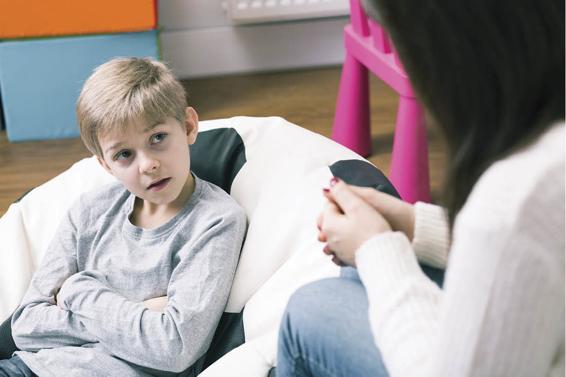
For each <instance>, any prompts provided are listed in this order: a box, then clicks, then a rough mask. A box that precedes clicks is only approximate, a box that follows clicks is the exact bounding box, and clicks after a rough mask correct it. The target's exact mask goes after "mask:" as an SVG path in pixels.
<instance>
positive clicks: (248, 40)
mask: <svg viewBox="0 0 566 377" xmlns="http://www.w3.org/2000/svg"><path fill="white" fill-rule="evenodd" d="M222 3H223V0H161V1H158V4H159V13H158V17H159V24H160V27H161V33H160V42H161V48H162V53H163V60H165V61H166V62H168V63H169V64H170V65H171V67H172V68H173V70H174V71H175V73H176V74H177V75H178V76H179V77H181V78H192V77H204V76H215V75H223V74H232V73H243V72H258V71H270V70H283V69H294V68H303V67H315V66H327V65H339V64H341V63H342V61H343V59H344V48H343V38H342V29H343V27H344V25H345V24H346V23H347V22H348V19H347V17H335V18H326V19H313V20H303V21H292V22H278V23H268V24H254V25H236V24H234V23H233V22H232V21H231V20H230V19H229V17H228V15H227V14H226V11H225V10H224V8H223V5H222Z"/></svg>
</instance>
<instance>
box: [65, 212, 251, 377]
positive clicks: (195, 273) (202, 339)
mask: <svg viewBox="0 0 566 377" xmlns="http://www.w3.org/2000/svg"><path fill="white" fill-rule="evenodd" d="M245 227H246V219H245V215H244V214H243V211H241V212H240V211H238V212H233V213H231V214H227V215H226V216H225V217H223V218H222V219H219V221H218V222H217V223H216V224H214V225H213V226H211V227H210V228H208V230H207V231H206V232H205V233H203V234H202V235H201V236H199V238H198V240H197V241H196V242H195V243H194V244H193V245H192V251H191V252H190V253H185V254H183V255H182V256H181V259H180V261H179V263H178V264H177V265H176V267H175V269H174V270H173V273H172V276H171V281H170V284H169V287H168V291H167V297H168V304H167V307H166V308H165V309H164V311H163V312H157V311H151V310H148V309H146V308H145V306H144V305H143V303H140V302H133V301H130V300H128V299H126V298H124V297H123V296H121V295H120V294H118V293H116V292H115V291H114V290H113V289H112V288H111V287H110V286H109V284H108V283H107V282H106V278H105V276H104V275H103V274H102V273H101V272H99V271H82V272H80V273H78V274H75V275H74V276H72V277H71V278H70V279H68V280H67V281H66V282H65V284H64V285H63V287H62V288H61V292H60V295H59V298H60V299H61V300H63V303H64V306H65V307H66V308H67V309H68V310H69V311H70V312H72V313H73V314H74V315H76V316H77V317H78V318H79V319H80V321H81V322H82V323H83V324H84V326H85V327H86V328H87V330H88V331H89V332H90V333H92V334H96V337H97V340H98V341H99V342H100V343H101V344H102V345H103V346H105V348H106V349H108V350H109V352H111V354H112V355H114V356H116V357H119V358H121V359H124V360H126V361H128V362H131V363H134V364H137V365H140V366H144V367H148V368H152V369H158V370H163V371H172V372H181V371H183V370H185V369H187V368H188V367H189V366H190V365H192V364H193V363H194V362H195V361H197V359H198V358H199V357H200V356H201V355H203V354H204V352H205V351H206V349H207V348H208V346H209V344H210V341H211V340H212V336H213V334H214V331H215V328H216V326H217V323H218V321H219V320H220V316H221V315H222V313H223V311H224V307H225V305H226V301H227V299H228V295H229V292H230V287H231V284H232V280H233V276H234V273H235V270H236V265H237V261H238V258H239V252H240V249H241V245H242V241H243V237H244V235H245Z"/></svg>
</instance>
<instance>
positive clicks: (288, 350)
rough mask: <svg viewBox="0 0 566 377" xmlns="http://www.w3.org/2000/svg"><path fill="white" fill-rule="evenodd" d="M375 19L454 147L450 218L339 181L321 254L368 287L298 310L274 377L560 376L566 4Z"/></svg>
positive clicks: (425, 11)
mask: <svg viewBox="0 0 566 377" xmlns="http://www.w3.org/2000/svg"><path fill="white" fill-rule="evenodd" d="M366 9H367V11H368V14H370V15H376V14H378V13H379V19H380V21H381V22H382V23H383V24H384V25H385V27H386V28H388V30H389V32H390V35H391V37H392V39H393V42H394V44H395V46H396V47H397V50H398V52H399V55H400V58H401V60H402V61H403V64H404V66H405V69H406V71H407V72H408V74H409V76H410V77H411V80H412V83H413V85H414V87H415V89H416V90H417V92H418V93H419V95H420V97H421V99H422V101H423V103H424V105H425V107H426V108H427V110H428V111H429V112H430V114H431V115H432V116H433V117H434V119H435V121H436V123H437V124H438V125H439V126H440V128H441V130H442V132H443V135H444V137H445V139H446V142H447V144H448V147H449V149H448V156H449V159H448V161H449V163H448V167H447V175H446V177H447V178H446V185H445V190H444V196H443V201H444V204H445V207H446V209H447V212H446V215H445V214H444V212H443V210H442V209H440V207H436V206H433V205H429V204H424V203H417V204H416V205H415V206H412V205H409V204H407V203H403V202H401V201H399V200H397V199H395V198H392V197H389V196H387V195H385V194H382V193H379V192H377V191H375V190H371V189H362V188H357V187H353V186H350V185H347V184H346V183H344V182H340V181H338V180H333V181H332V182H331V185H330V186H331V187H330V188H329V189H326V190H325V193H324V195H325V196H326V197H327V198H328V203H327V205H326V208H325V210H324V211H323V213H322V214H321V216H320V218H319V224H318V226H319V229H320V233H319V239H320V240H321V241H322V242H325V243H326V246H325V248H324V252H326V253H327V254H329V255H332V256H333V261H335V262H336V263H338V264H343V265H349V266H353V267H356V268H357V273H359V279H358V277H357V274H356V273H355V272H352V271H351V270H350V271H348V272H347V273H348V275H350V277H351V278H349V279H348V278H344V277H342V278H336V279H327V280H323V281H319V282H315V283H312V284H310V285H308V286H305V287H303V288H301V289H299V290H298V291H297V292H296V293H295V294H294V295H293V297H291V299H290V301H289V304H288V307H287V311H286V313H285V315H284V317H283V321H282V325H281V331H280V337H279V352H278V367H277V369H278V370H277V375H278V377H282V376H311V375H312V376H322V375H329V376H376V375H377V376H380V375H383V376H387V375H389V376H395V377H397V376H435V377H436V376H458V377H462V376H482V377H483V376H525V377H527V376H529V377H530V376H563V375H564V315H565V312H564V294H565V292H564V248H565V243H564V227H565V224H564V195H565V191H564V137H565V135H564V128H565V127H564V1H563V0H536V1H533V0H499V1H493V0H473V1H472V0H430V1H424V2H423V1H417V0H374V1H369V0H368V1H367V2H366ZM417 257H419V259H420V260H424V261H425V262H427V261H428V262H429V263H430V262H432V263H433V264H436V265H437V266H442V265H443V264H444V263H445V261H446V260H447V259H448V267H447V270H446V279H445V281H444V287H443V288H442V289H441V288H439V287H438V286H437V285H435V284H433V283H432V282H431V280H430V279H429V278H428V277H427V276H426V275H425V274H424V273H423V272H422V270H421V269H420V268H419V265H418V263H417ZM354 271H355V270H354ZM368 308H369V309H368Z"/></svg>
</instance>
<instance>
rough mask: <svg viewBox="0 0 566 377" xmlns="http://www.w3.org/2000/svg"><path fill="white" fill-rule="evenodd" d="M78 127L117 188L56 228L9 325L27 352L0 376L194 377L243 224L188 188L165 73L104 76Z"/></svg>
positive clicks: (87, 201)
mask: <svg viewBox="0 0 566 377" xmlns="http://www.w3.org/2000/svg"><path fill="white" fill-rule="evenodd" d="M77 116H78V120H79V126H80V130H81V137H82V139H83V142H84V143H85V145H86V146H87V148H88V149H89V150H90V151H91V152H92V153H93V154H94V155H96V156H97V159H98V161H99V162H100V164H101V165H102V166H103V167H104V169H106V170H107V171H108V172H109V173H110V174H112V175H114V176H115V177H116V178H117V179H118V181H119V182H116V183H112V184H109V185H108V186H105V187H104V188H103V189H102V190H97V191H96V192H90V193H87V194H85V195H83V196H82V197H81V198H80V199H79V200H78V201H77V203H75V204H74V205H73V206H72V207H71V209H70V210H69V212H68V214H67V215H66V217H65V219H64V220H63V221H62V223H61V225H60V227H59V230H58V232H57V234H56V236H55V237H54V239H53V241H52V242H51V244H50V246H49V248H48V250H47V251H46V254H45V257H44V258H43V260H42V262H41V265H40V267H39V268H38V270H37V272H36V273H35V275H34V278H33V279H32V282H31V284H30V287H29V288H28V291H27V293H26V295H25V297H24V299H23V301H22V304H21V306H20V307H19V308H18V309H17V310H16V312H15V313H14V316H13V320H12V333H13V337H14V340H15V343H16V345H17V346H18V348H19V349H20V350H22V351H18V352H16V353H15V356H14V357H12V358H11V359H8V360H4V361H0V376H1V375H2V370H4V373H12V374H8V375H23V376H29V375H33V373H35V374H37V375H39V376H40V377H41V376H63V375H73V376H149V375H175V374H176V373H179V372H182V371H185V373H183V375H184V376H192V375H196V374H197V373H198V372H199V371H200V369H201V368H202V363H203V359H204V358H203V357H202V356H203V355H204V353H205V351H206V350H207V348H208V346H209V345H210V342H211V339H212V336H213V334H214V330H215V328H216V325H217V323H218V321H219V319H220V316H221V314H222V312H223V310H224V306H225V304H226V301H227V298H228V294H229V291H230V286H231V283H232V279H233V276H234V272H235V269H236V264H237V261H238V257H239V251H240V248H241V244H242V241H243V238H244V233H245V228H246V218H245V214H244V212H243V210H242V209H241V208H240V207H239V206H238V205H237V204H236V202H235V201H234V200H233V199H232V198H231V197H230V196H229V195H228V194H226V193H225V192H224V191H222V190H221V189H220V188H218V187H216V186H214V185H212V184H211V183H208V182H205V181H203V180H201V179H199V178H198V177H196V176H194V175H193V174H191V172H190V158H189V147H188V145H190V144H193V143H194V142H195V139H196V137H197V132H198V117H197V114H196V112H195V110H194V109H192V108H191V107H187V102H186V97H185V92H184V90H183V87H182V86H181V84H180V83H179V82H178V81H176V80H175V78H174V77H173V75H172V73H171V72H170V71H169V70H168V69H167V68H166V67H165V66H164V65H163V64H162V63H159V62H156V61H151V60H149V59H139V58H119V59H114V60H111V61H110V62H108V63H105V64H103V65H102V66H100V67H98V68H97V69H96V70H95V71H94V73H93V74H92V75H91V76H90V77H89V79H88V80H87V81H86V82H85V84H84V87H83V89H82V92H81V94H80V96H79V100H78V103H77ZM17 373H19V374H17Z"/></svg>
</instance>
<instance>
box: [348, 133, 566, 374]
mask: <svg viewBox="0 0 566 377" xmlns="http://www.w3.org/2000/svg"><path fill="white" fill-rule="evenodd" d="M564 128H565V127H564V123H561V124H558V125H555V126H553V127H552V128H550V129H549V130H548V131H547V132H546V133H545V134H544V135H542V136H541V137H540V138H539V139H538V140H536V141H535V142H533V143H532V144H531V145H530V146H528V147H526V148H523V149H522V150H520V151H518V152H517V153H514V154H513V155H511V156H509V157H508V158H505V159H503V160H501V161H498V162H496V163H494V164H493V165H492V166H491V167H490V168H489V169H488V170H487V171H486V172H485V173H484V174H483V175H482V176H481V178H480V180H479V181H478V182H477V184H476V185H475V186H474V189H473V190H472V193H471V194H470V196H469V198H468V200H467V202H466V204H465V206H464V208H463V209H462V210H461V211H460V213H459V214H458V216H457V218H456V222H455V225H454V230H453V233H452V242H449V236H448V228H447V223H446V218H445V214H444V211H443V210H442V209H440V208H439V207H436V206H433V205H430V204H424V203H417V205H416V206H415V208H416V223H415V238H414V240H413V243H412V244H411V243H410V242H409V240H408V239H407V238H406V237H405V235H404V234H402V233H398V232H395V233H385V234H381V235H378V236H375V237H373V238H372V239H370V240H368V241H367V242H366V243H364V244H363V245H362V247H360V249H359V250H358V251H357V253H356V264H357V268H358V271H359V274H360V277H361V279H362V281H363V283H364V286H365V287H366V290H367V294H368V299H369V304H370V305H369V306H370V308H369V316H370V322H371V325H372V331H373V334H374V338H375V341H376V344H377V346H378V348H379V349H380V350H381V353H382V356H383V360H384V363H385V365H386V367H387V369H388V371H389V373H390V376H391V377H402V376H410V377H415V376H431V377H432V376H434V377H442V376H446V377H467V376H481V377H485V376H498V377H505V376H513V377H522V376H524V377H536V376H560V377H562V376H564V352H565V351H564V331H565V329H564V316H565V312H564V296H565V292H564V262H565V260H564V253H565V244H564V233H565V223H564V216H565V208H564V198H565V192H564V169H565V167H564V142H565V134H564ZM448 255H449V258H448ZM417 257H418V259H420V260H421V261H423V262H425V263H428V264H431V265H434V266H439V267H442V266H443V265H444V264H445V263H446V261H447V260H448V265H447V271H446V279H445V282H444V288H443V289H440V288H438V287H437V286H436V285H435V284H434V283H432V282H431V281H430V280H429V279H428V278H427V277H426V276H425V275H424V274H423V273H422V272H421V270H420V268H419V266H418V263H417Z"/></svg>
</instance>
